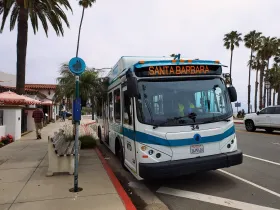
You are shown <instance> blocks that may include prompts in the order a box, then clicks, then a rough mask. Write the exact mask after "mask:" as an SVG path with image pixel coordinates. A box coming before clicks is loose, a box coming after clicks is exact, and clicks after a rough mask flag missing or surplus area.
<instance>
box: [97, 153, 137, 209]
mask: <svg viewBox="0 0 280 210" xmlns="http://www.w3.org/2000/svg"><path fill="white" fill-rule="evenodd" d="M95 151H96V153H97V155H98V157H99V159H100V160H101V162H102V164H103V166H104V168H105V170H106V172H107V174H108V176H109V177H110V179H111V181H112V183H113V185H114V186H115V188H116V190H117V192H118V194H119V196H120V198H121V199H122V202H123V204H124V206H125V208H126V210H136V207H135V206H134V204H133V203H132V201H131V200H130V198H129V196H128V195H127V194H126V192H125V190H124V189H123V187H122V185H121V183H120V182H119V180H118V179H117V177H116V176H115V174H114V172H113V171H112V169H111V167H110V166H109V164H108V163H107V161H106V160H105V159H104V157H103V155H102V154H101V152H100V150H99V149H98V148H95Z"/></svg>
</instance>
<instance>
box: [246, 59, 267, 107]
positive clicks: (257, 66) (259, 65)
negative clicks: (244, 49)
mask: <svg viewBox="0 0 280 210" xmlns="http://www.w3.org/2000/svg"><path fill="white" fill-rule="evenodd" d="M250 65H251V67H252V69H253V70H255V71H256V79H255V97H254V103H255V112H257V109H258V102H257V100H258V99H257V97H258V86H259V82H258V78H259V77H258V75H259V72H262V69H264V68H265V66H266V62H265V61H263V60H261V58H260V56H259V55H258V54H257V55H256V56H255V55H253V56H252V60H249V61H248V66H250ZM259 109H261V105H260V107H259Z"/></svg>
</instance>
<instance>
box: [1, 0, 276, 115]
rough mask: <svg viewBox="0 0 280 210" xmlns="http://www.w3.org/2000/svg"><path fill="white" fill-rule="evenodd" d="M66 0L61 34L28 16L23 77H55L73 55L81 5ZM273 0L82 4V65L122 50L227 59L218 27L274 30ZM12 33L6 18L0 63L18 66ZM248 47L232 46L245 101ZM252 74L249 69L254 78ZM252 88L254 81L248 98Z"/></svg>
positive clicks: (99, 64) (4, 67)
mask: <svg viewBox="0 0 280 210" xmlns="http://www.w3.org/2000/svg"><path fill="white" fill-rule="evenodd" d="M70 3H71V6H72V9H73V14H72V13H71V12H67V15H68V20H69V22H70V28H67V27H66V26H65V34H64V36H63V37H57V36H56V34H55V32H54V31H53V30H52V29H51V26H49V28H50V30H49V37H48V38H47V37H46V36H45V33H44V31H43V30H42V27H40V28H39V32H38V33H37V34H36V35H34V33H33V30H32V28H31V25H30V24H29V34H28V47H27V58H26V59H27V60H26V63H27V65H26V83H42V84H48V83H49V84H54V83H56V78H57V77H58V76H59V74H58V70H59V67H60V65H61V64H62V63H63V62H68V61H69V60H70V59H71V58H72V57H74V56H75V50H76V42H77V34H78V28H79V23H80V17H81V13H82V8H81V7H79V6H78V3H77V1H76V0H70ZM279 8H280V1H279V0H269V1H264V0H231V1H229V0H226V1H225V0H211V1H209V0H172V1H170V0H141V1H136V0H118V1H116V0H97V1H96V3H95V4H94V5H93V7H92V8H89V9H87V10H86V11H85V17H84V22H83V26H82V33H81V41H80V51H79V57H81V58H83V59H84V60H85V62H86V64H87V66H88V67H95V68H108V67H112V66H114V64H115V63H116V62H117V61H118V59H119V58H120V57H121V56H126V55H127V56H137V55H139V56H168V55H170V54H172V53H180V54H181V55H182V57H184V58H188V59H195V58H199V59H205V60H219V61H221V62H222V63H223V64H225V65H228V66H229V63H230V52H229V51H228V50H226V49H225V48H224V46H223V38H224V34H226V33H229V32H230V31H232V30H237V31H238V32H240V33H242V35H245V34H246V33H248V32H249V31H251V30H257V31H260V32H262V33H263V35H265V36H276V37H277V36H278V37H280V26H279V19H280V13H279ZM16 38H17V31H16V30H14V31H12V32H10V31H9V21H8V22H7V24H6V27H5V29H4V32H3V33H2V34H0V55H1V57H0V63H1V65H0V71H4V72H7V73H12V74H15V73H16ZM249 55H250V51H249V49H247V48H245V47H244V45H243V44H241V46H240V47H239V48H236V49H235V50H234V54H233V66H232V76H233V85H234V86H235V87H236V89H237V92H238V101H239V102H241V104H242V108H244V109H245V107H246V103H247V85H248V72H249V71H248V67H247V62H248V59H249ZM224 72H229V68H225V69H224ZM254 81H255V73H254V72H252V79H251V84H252V85H253V86H254ZM253 93H254V87H252V97H251V101H253V95H254V94H253ZM245 110H247V109H245Z"/></svg>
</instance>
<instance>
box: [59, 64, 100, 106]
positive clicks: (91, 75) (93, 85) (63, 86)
mask: <svg viewBox="0 0 280 210" xmlns="http://www.w3.org/2000/svg"><path fill="white" fill-rule="evenodd" d="M59 72H60V76H59V77H58V78H57V82H58V86H57V89H56V93H55V98H56V99H57V100H58V101H59V100H61V99H62V98H63V97H66V98H67V99H68V101H70V99H71V98H74V96H75V75H73V74H72V73H71V72H70V70H69V67H68V64H62V65H61V67H60V70H59ZM104 90H105V88H103V86H102V84H101V82H100V79H99V72H97V71H95V68H88V67H87V68H86V70H85V72H84V73H83V74H82V75H81V76H80V94H81V99H82V100H84V101H87V100H88V99H93V97H95V96H97V95H100V94H101V93H103V91H104Z"/></svg>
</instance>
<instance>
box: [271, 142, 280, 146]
mask: <svg viewBox="0 0 280 210" xmlns="http://www.w3.org/2000/svg"><path fill="white" fill-rule="evenodd" d="M272 144H277V145H280V143H276V142H272Z"/></svg>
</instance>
